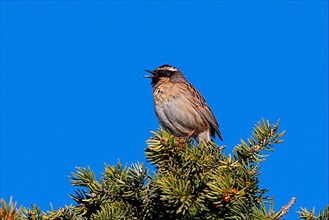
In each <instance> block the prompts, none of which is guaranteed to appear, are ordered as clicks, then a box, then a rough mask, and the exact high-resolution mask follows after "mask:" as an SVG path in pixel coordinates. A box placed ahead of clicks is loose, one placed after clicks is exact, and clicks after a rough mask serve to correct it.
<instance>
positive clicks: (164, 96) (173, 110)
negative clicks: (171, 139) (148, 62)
mask: <svg viewBox="0 0 329 220" xmlns="http://www.w3.org/2000/svg"><path fill="white" fill-rule="evenodd" d="M145 71H147V72H149V73H151V74H152V75H150V76H145V77H146V78H151V85H152V88H153V97H154V109H155V114H156V116H157V117H158V119H159V122H160V125H161V127H162V128H164V129H166V130H168V131H169V132H170V133H171V134H173V135H174V136H176V137H190V136H192V137H194V138H195V139H196V140H198V141H202V142H209V141H210V140H211V137H215V133H216V134H217V135H218V137H219V138H220V139H221V140H223V138H222V136H221V133H220V131H219V126H218V123H217V120H216V118H215V116H214V114H213V113H212V111H211V110H210V108H209V107H208V105H207V104H206V101H205V99H204V98H203V97H202V95H201V94H200V93H199V92H198V91H197V90H196V89H195V88H194V87H193V86H192V85H191V84H190V83H189V82H187V80H186V79H185V77H184V76H183V73H182V72H181V71H180V70H179V69H177V68H175V67H173V66H170V65H167V64H165V65H162V66H160V67H158V68H156V69H155V70H152V71H151V70H145Z"/></svg>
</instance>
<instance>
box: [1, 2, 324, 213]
mask: <svg viewBox="0 0 329 220" xmlns="http://www.w3.org/2000/svg"><path fill="white" fill-rule="evenodd" d="M327 18H328V3H327V2H326V1H277V2H274V1H251V2H248V1H231V2H229V1H209V2H201V1H200V2H198V1H192V2H187V1H181V2H172V1H171V2H164V1H155V2H148V1H144V2H143V1H140V2H133V1H127V2H124V1H123V2H121V1H93V2H92V1H69V2H64V1H54V2H53V1H44V2H42V1H1V180H0V184H1V188H0V197H3V198H5V199H6V200H8V199H9V197H10V196H11V195H12V196H13V197H14V200H16V201H18V203H19V204H22V205H24V206H29V205H30V204H31V203H35V204H37V205H38V206H40V207H41V208H42V209H43V210H49V209H50V206H49V203H50V202H51V203H52V204H53V205H54V207H55V208H59V207H62V206H64V205H65V204H70V203H72V202H73V201H72V200H71V199H70V198H69V196H68V194H70V193H73V191H74V190H75V188H74V187H72V186H71V185H70V182H69V179H68V175H70V173H71V172H74V171H75V166H83V167H86V166H90V167H91V168H92V169H93V170H94V171H95V173H96V175H97V176H98V177H99V176H100V174H101V172H102V171H103V169H104V163H108V164H116V163H117V161H118V159H120V161H121V162H122V163H128V164H131V163H134V162H137V161H141V162H145V157H144V149H145V148H146V144H145V140H146V139H147V138H148V137H150V136H151V134H150V130H156V129H157V128H158V122H157V119H156V117H155V114H154V112H153V100H152V93H151V87H150V82H149V80H147V79H144V78H143V75H144V74H145V73H144V71H143V70H145V69H153V68H156V67H158V66H160V65H161V64H164V63H169V64H172V65H174V66H176V67H178V68H180V69H181V70H182V71H183V72H184V74H185V76H186V78H187V79H188V80H189V81H190V82H191V83H192V84H193V85H194V86H195V87H196V88H197V89H198V90H199V91H200V92H201V93H202V94H203V96H204V97H205V98H206V100H207V102H208V104H209V106H210V107H211V108H212V110H213V112H214V114H215V115H216V117H217V120H218V122H219V124H220V129H221V132H222V134H223V138H224V140H225V141H224V142H223V144H225V145H226V146H227V148H226V149H225V151H226V152H230V151H231V150H232V148H233V147H234V145H235V144H237V143H239V141H240V139H241V138H244V139H245V138H247V137H249V135H250V134H251V130H252V128H253V126H254V125H255V124H256V123H257V121H259V120H260V119H261V118H262V117H264V118H266V119H270V120H271V121H272V122H273V123H275V122H276V121H277V120H278V119H279V118H280V119H281V130H286V131H287V133H286V136H285V142H284V143H283V144H281V145H277V146H276V152H274V153H272V154H271V156H270V157H269V158H268V160H267V161H266V162H265V163H263V164H262V168H261V171H262V174H261V177H260V185H261V187H263V188H268V189H269V190H270V191H269V192H268V194H267V195H269V196H274V197H275V201H276V202H275V207H276V210H279V209H280V208H281V206H283V205H285V204H286V203H288V202H289V200H290V199H291V197H292V196H295V197H297V202H296V204H295V205H294V206H293V208H292V209H291V211H290V213H289V215H288V216H287V219H296V216H297V215H296V214H295V213H294V212H295V211H297V210H298V209H299V207H300V206H304V207H307V208H309V209H310V208H312V207H313V206H315V207H316V208H317V209H323V208H324V207H325V205H326V204H328V21H327ZM217 143H218V144H221V142H220V141H219V140H218V139H217ZM148 166H150V165H148Z"/></svg>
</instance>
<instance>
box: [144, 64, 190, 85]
mask: <svg viewBox="0 0 329 220" xmlns="http://www.w3.org/2000/svg"><path fill="white" fill-rule="evenodd" d="M145 71H146V72H149V73H151V74H152V75H148V76H144V77H145V78H150V79H151V80H152V81H151V84H152V86H154V85H155V84H156V83H157V82H158V81H159V80H160V79H161V78H169V79H170V81H172V82H179V81H182V80H185V78H184V76H183V74H182V72H181V71H180V70H179V69H177V68H176V67H173V66H171V65H168V64H164V65H162V66H159V67H158V68H156V69H155V70H145Z"/></svg>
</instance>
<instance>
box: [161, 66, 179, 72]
mask: <svg viewBox="0 0 329 220" xmlns="http://www.w3.org/2000/svg"><path fill="white" fill-rule="evenodd" d="M159 70H169V71H178V69H177V68H175V67H173V66H165V67H161V68H159Z"/></svg>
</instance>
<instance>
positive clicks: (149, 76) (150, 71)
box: [144, 70, 154, 78]
mask: <svg viewBox="0 0 329 220" xmlns="http://www.w3.org/2000/svg"><path fill="white" fill-rule="evenodd" d="M145 72H148V73H151V74H152V75H147V76H144V77H145V78H153V77H154V72H153V71H152V70H145Z"/></svg>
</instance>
